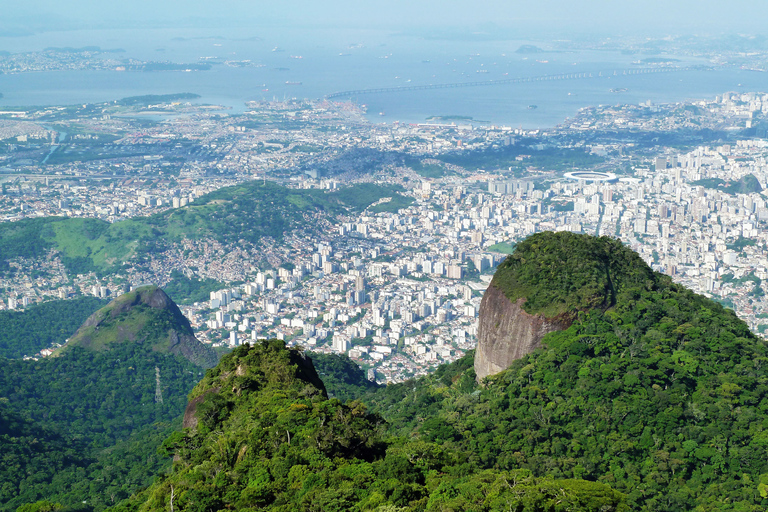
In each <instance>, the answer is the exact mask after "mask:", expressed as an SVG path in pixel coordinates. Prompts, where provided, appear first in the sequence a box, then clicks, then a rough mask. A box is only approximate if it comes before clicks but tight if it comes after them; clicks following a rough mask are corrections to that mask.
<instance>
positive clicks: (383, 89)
mask: <svg viewBox="0 0 768 512" xmlns="http://www.w3.org/2000/svg"><path fill="white" fill-rule="evenodd" d="M689 69H691V68H687V67H681V68H640V69H624V70H621V71H619V70H616V71H613V72H609V73H607V74H605V75H604V74H603V72H602V71H601V72H592V73H561V74H559V75H541V76H529V77H519V78H505V79H502V80H483V81H480V82H454V83H449V84H428V85H407V86H403V87H378V88H371V89H356V90H352V91H340V92H334V93H331V94H328V95H327V96H325V98H326V99H329V100H331V99H334V98H344V97H347V96H359V95H362V94H381V93H387V92H406V91H426V90H430V89H455V88H459V87H482V86H488V85H506V84H521V83H528V82H545V81H551V80H579V79H584V78H600V77H607V76H618V75H622V76H624V75H645V74H649V73H670V72H673V71H687V70H689Z"/></svg>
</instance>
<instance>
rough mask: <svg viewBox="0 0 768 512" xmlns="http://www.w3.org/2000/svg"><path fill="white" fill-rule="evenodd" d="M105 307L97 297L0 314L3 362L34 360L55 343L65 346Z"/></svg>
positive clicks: (104, 301) (0, 340)
mask: <svg viewBox="0 0 768 512" xmlns="http://www.w3.org/2000/svg"><path fill="white" fill-rule="evenodd" d="M106 303H107V301H106V300H103V299H97V298H96V297H80V298H77V299H73V300H58V301H52V302H44V303H42V304H38V305H34V306H30V307H28V308H26V309H24V310H22V311H0V358H2V357H5V358H8V359H18V358H21V357H24V356H25V355H26V356H32V355H34V354H37V353H38V352H39V351H40V350H42V349H44V348H48V347H50V346H52V345H53V344H54V343H64V341H65V340H66V339H67V338H69V337H70V336H72V335H73V334H75V331H77V328H78V327H80V325H81V324H82V323H83V322H85V320H86V318H88V317H89V316H90V315H91V313H93V312H94V311H96V310H97V309H99V308H100V307H102V306H104V305H105V304H106Z"/></svg>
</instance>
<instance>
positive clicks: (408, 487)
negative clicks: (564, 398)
mask: <svg viewBox="0 0 768 512" xmlns="http://www.w3.org/2000/svg"><path fill="white" fill-rule="evenodd" d="M184 426H185V427H187V428H185V429H184V431H181V432H177V433H175V434H174V435H172V436H171V437H169V438H168V439H167V440H166V442H165V443H164V445H163V447H164V448H165V449H167V450H169V451H171V452H173V453H175V455H176V461H175V462H174V466H173V471H172V472H171V473H169V474H167V475H164V476H163V477H162V478H161V479H159V480H158V481H157V482H156V483H155V484H153V485H152V486H151V487H150V488H149V489H147V490H146V491H144V492H141V493H139V494H137V495H136V496H134V497H133V498H131V499H130V500H128V501H126V502H124V503H122V504H120V505H119V506H117V507H116V508H114V509H113V510H116V511H150V510H152V511H155V510H157V511H160V510H169V507H170V506H171V503H173V509H174V510H185V511H191V510H196V511H198V510H199V511H205V510H225V509H232V510H239V511H249V510H257V509H259V510H260V509H265V510H281V511H289V510H291V511H294V510H323V511H348V510H379V511H385V510H562V511H565V510H573V511H576V510H605V511H610V510H625V507H624V506H623V505H622V503H623V499H624V496H623V495H622V494H621V493H618V492H616V491H614V490H612V489H611V488H610V487H609V486H607V485H604V484H601V483H595V482H588V481H585V480H574V479H562V480H557V479H552V478H550V477H542V478H537V477H534V476H533V475H532V473H531V472H530V471H528V470H525V469H514V470H496V469H488V470H481V469H480V468H478V467H477V466H476V465H471V464H468V460H467V454H465V453H462V452H459V451H454V450H452V449H450V448H448V447H443V446H441V444H440V443H436V442H433V441H430V440H427V439H420V438H418V437H414V438H411V439H408V438H407V437H402V438H392V437H389V436H388V435H387V433H386V424H385V422H384V420H383V419H382V417H381V416H379V415H376V414H371V413H370V412H368V411H367V410H366V407H365V406H364V405H363V404H362V403H361V402H358V401H351V402H347V403H346V404H342V403H341V402H340V401H338V400H336V399H328V398H327V396H326V392H325V389H324V386H323V383H322V382H321V381H320V379H319V378H318V375H317V373H316V372H315V369H314V367H313V366H312V363H311V361H310V360H309V359H308V358H306V357H305V356H304V355H303V354H301V353H300V352H298V351H296V350H288V349H286V348H285V346H284V344H283V342H281V341H278V340H272V341H264V342H263V343H260V344H258V345H256V346H247V345H246V346H242V347H238V348H237V349H235V350H234V352H232V353H231V354H229V355H227V356H225V357H224V358H223V359H222V361H221V363H220V364H219V366H217V367H216V368H215V369H213V370H211V371H209V372H208V373H207V374H206V377H205V378H204V379H203V381H202V382H201V383H200V384H198V385H197V387H196V388H195V389H194V390H193V391H192V393H191V394H190V404H189V406H188V408H187V411H186V413H185V417H184Z"/></svg>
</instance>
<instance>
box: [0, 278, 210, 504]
mask: <svg viewBox="0 0 768 512" xmlns="http://www.w3.org/2000/svg"><path fill="white" fill-rule="evenodd" d="M174 308H175V309H174ZM23 318H26V319H28V320H29V319H31V320H32V321H31V323H32V324H33V325H32V326H31V329H32V332H34V328H35V325H37V324H36V322H35V320H36V319H37V317H36V316H27V317H23ZM113 326H118V327H119V329H118V328H116V329H112V328H111V327H113ZM17 327H23V326H22V325H20V324H19V325H17ZM22 330H23V329H22ZM95 331H98V332H95ZM173 332H175V333H177V334H176V337H175V338H173V336H172V335H171V334H170V333H173ZM189 332H191V329H190V327H189V323H188V322H187V320H186V319H185V318H184V317H183V316H181V313H180V312H179V311H178V308H177V307H176V306H175V304H173V303H172V302H170V299H168V298H167V296H165V294H163V293H162V290H159V289H158V288H155V287H144V288H139V289H137V290H134V291H133V292H131V293H129V294H125V295H124V296H121V297H119V298H118V299H116V300H115V301H113V302H112V303H110V304H109V305H108V306H106V307H104V308H102V309H100V310H99V311H97V312H96V313H94V314H93V315H91V317H90V320H89V321H87V322H86V323H85V324H84V325H83V326H82V327H81V329H80V330H79V334H78V335H76V336H73V339H72V341H71V345H68V346H67V347H66V348H65V350H63V352H62V354H61V355H59V356H58V357H50V358H46V359H42V360H39V361H31V360H26V361H25V360H7V359H0V406H1V407H0V416H2V418H0V419H1V420H2V421H0V459H1V460H2V472H1V473H0V510H15V509H16V507H18V506H19V505H21V504H23V503H29V502H34V501H36V500H39V499H43V498H45V499H53V498H55V499H56V500H58V501H59V502H61V503H64V504H68V505H74V504H82V502H83V501H85V502H86V503H87V504H88V505H89V507H93V508H95V509H96V510H101V509H103V508H104V507H106V506H107V505H112V504H115V503H117V502H119V501H120V500H121V499H124V498H126V497H128V496H129V495H130V494H131V493H132V492H134V491H135V490H136V489H138V488H141V487H143V486H146V485H148V484H149V483H150V482H151V481H152V479H153V476H154V474H155V473H157V472H158V471H160V470H161V469H162V468H164V467H166V466H167V465H168V463H169V461H168V460H167V459H165V458H163V457H161V456H160V455H158V454H157V453H156V449H157V447H158V446H159V444H160V443H161V442H162V440H163V439H164V438H165V437H166V436H167V435H168V434H169V433H170V432H172V431H173V429H174V428H178V427H179V426H180V420H179V419H178V418H179V416H180V415H181V413H182V412H183V410H184V407H185V405H186V400H187V398H186V395H187V393H188V392H189V390H190V389H192V387H193V386H194V385H195V384H196V383H197V382H198V381H199V380H200V378H201V377H202V375H203V371H204V369H203V367H201V366H198V365H196V364H194V363H193V362H192V361H190V360H189V359H187V358H185V357H184V356H185V353H183V352H182V351H181V350H176V349H175V346H174V345H173V344H172V343H171V342H172V341H173V339H175V340H176V341H177V343H176V345H179V343H178V340H179V339H180V338H183V337H184V336H188V335H189ZM118 334H119V336H118ZM121 337H122V338H121ZM192 342H194V343H199V342H197V340H194V337H193V338H192V340H187V343H188V344H189V345H192ZM202 348H206V347H202ZM186 355H188V354H186ZM213 357H214V362H215V356H213ZM192 360H193V361H194V360H199V361H202V362H204V361H205V358H195V357H193V358H192Z"/></svg>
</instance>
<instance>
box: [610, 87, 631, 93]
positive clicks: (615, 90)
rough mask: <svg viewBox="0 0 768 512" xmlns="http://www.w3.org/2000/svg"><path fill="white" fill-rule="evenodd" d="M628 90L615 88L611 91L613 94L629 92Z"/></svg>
mask: <svg viewBox="0 0 768 512" xmlns="http://www.w3.org/2000/svg"><path fill="white" fill-rule="evenodd" d="M627 91H628V89H627V88H626V87H614V88H613V89H611V92H627Z"/></svg>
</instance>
